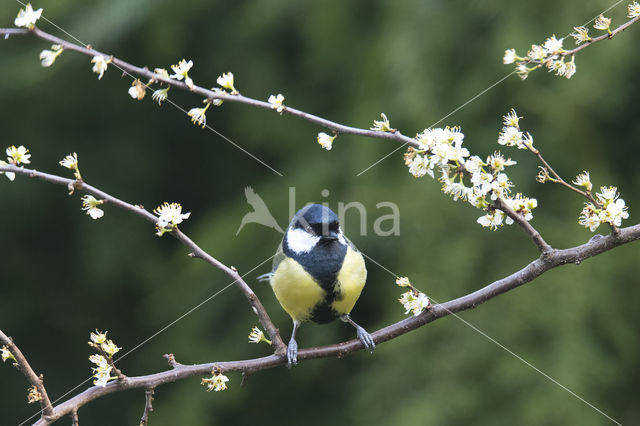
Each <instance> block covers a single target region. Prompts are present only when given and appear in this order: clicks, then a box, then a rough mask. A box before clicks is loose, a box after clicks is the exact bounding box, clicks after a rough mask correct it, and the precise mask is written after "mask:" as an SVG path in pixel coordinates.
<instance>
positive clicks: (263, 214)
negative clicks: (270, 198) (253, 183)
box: [236, 186, 284, 235]
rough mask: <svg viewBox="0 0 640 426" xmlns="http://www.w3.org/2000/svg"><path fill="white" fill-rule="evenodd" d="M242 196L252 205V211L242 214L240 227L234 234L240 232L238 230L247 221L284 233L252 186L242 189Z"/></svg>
mask: <svg viewBox="0 0 640 426" xmlns="http://www.w3.org/2000/svg"><path fill="white" fill-rule="evenodd" d="M244 196H245V197H246V199H247V203H249V205H250V206H251V207H253V211H252V212H249V213H247V214H245V215H244V217H243V218H242V221H241V222H240V227H239V228H238V230H237V231H236V235H238V234H239V233H240V230H242V228H243V227H244V225H246V224H247V223H259V224H260V225H264V226H268V227H269V228H273V229H275V230H276V231H278V232H280V233H281V234H283V233H284V231H283V230H282V228H280V225H278V223H277V222H276V220H275V219H274V218H273V215H272V214H271V212H270V211H269V208H268V207H267V205H266V204H265V202H264V200H263V199H262V198H261V197H260V196H259V195H258V194H256V193H255V191H254V190H253V188H251V187H250V186H247V187H246V188H245V189H244Z"/></svg>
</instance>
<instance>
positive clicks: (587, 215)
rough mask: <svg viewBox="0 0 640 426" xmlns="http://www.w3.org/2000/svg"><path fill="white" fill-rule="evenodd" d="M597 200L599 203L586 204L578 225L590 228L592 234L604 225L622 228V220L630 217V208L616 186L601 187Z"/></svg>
mask: <svg viewBox="0 0 640 426" xmlns="http://www.w3.org/2000/svg"><path fill="white" fill-rule="evenodd" d="M587 176H588V175H587ZM579 177H580V176H578V178H579ZM574 183H575V182H574ZM589 185H591V182H589ZM596 200H597V203H593V202H588V203H585V206H584V208H583V209H582V212H581V213H580V217H579V219H578V223H579V224H580V225H582V226H584V227H585V228H589V230H590V231H591V232H594V231H595V230H596V229H598V227H599V226H600V225H601V224H604V223H606V224H609V225H614V226H620V225H621V224H622V219H627V218H628V217H629V212H628V211H627V210H628V208H627V206H626V205H625V202H624V200H623V199H622V198H619V195H618V188H616V187H615V186H602V187H600V192H598V193H596Z"/></svg>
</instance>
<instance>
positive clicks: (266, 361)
mask: <svg viewBox="0 0 640 426" xmlns="http://www.w3.org/2000/svg"><path fill="white" fill-rule="evenodd" d="M636 240H640V224H637V225H634V226H629V227H627V228H622V229H620V232H619V234H618V235H608V236H601V235H596V236H594V237H593V238H591V240H589V242H587V243H585V244H582V245H580V246H577V247H572V248H569V249H564V250H558V249H553V250H551V251H550V252H548V253H546V254H543V255H541V256H540V257H539V258H537V259H536V260H534V261H533V262H531V263H529V264H528V265H527V266H525V267H524V268H522V269H520V270H519V271H517V272H514V273H513V274H511V275H509V276H507V277H505V278H502V279H500V280H497V281H494V282H493V283H491V284H489V285H487V286H485V287H483V288H481V289H480V290H477V291H475V292H473V293H470V294H467V295H465V296H462V297H459V298H457V299H453V300H450V301H448V302H445V303H441V304H437V305H432V306H431V307H430V308H429V309H428V310H426V311H424V312H423V313H422V314H420V315H418V316H412V317H409V318H406V319H404V320H402V321H399V322H397V323H395V324H391V325H389V326H387V327H384V328H382V329H380V330H377V331H375V332H374V333H372V334H371V335H372V337H373V340H374V341H375V343H376V344H380V343H383V342H386V341H389V340H392V339H394V338H396V337H398V336H401V335H403V334H406V333H408V332H410V331H412V330H415V329H417V328H419V327H422V326H424V325H426V324H428V323H430V322H433V321H435V320H437V319H439V318H443V317H446V316H448V315H451V314H454V313H456V312H461V311H464V310H467V309H471V308H475V307H476V306H478V305H479V304H481V303H484V302H486V301H487V300H490V299H492V298H494V297H496V296H498V295H500V294H502V293H506V292H507V291H510V290H513V289H514V288H517V287H519V286H521V285H523V284H526V283H528V282H530V281H533V280H534V279H535V278H537V277H539V276H540V275H542V274H544V273H545V272H547V271H548V270H550V269H553V268H555V267H558V266H561V265H566V264H576V265H577V264H580V263H581V262H582V261H584V260H585V259H588V258H590V257H594V256H597V255H599V254H601V253H604V252H606V251H608V250H611V249H613V248H615V247H618V246H620V245H623V244H627V243H630V242H632V241H636ZM361 349H363V346H362V343H361V342H360V341H359V340H357V339H354V340H349V341H347V342H342V343H337V344H333V345H327V346H320V347H313V348H307V349H301V350H300V351H299V352H298V362H301V361H305V360H310V359H317V358H329V357H338V358H341V357H344V356H346V355H349V354H351V353H354V352H357V351H359V350H361ZM165 358H167V359H169V360H173V361H174V362H173V363H172V364H171V366H172V368H171V369H170V370H167V371H163V372H160V373H155V374H150V375H146V376H137V377H128V379H127V383H126V386H125V385H124V384H123V383H120V382H118V381H113V382H111V383H109V384H107V385H106V386H105V387H95V386H94V387H91V388H89V389H87V390H85V391H83V392H81V393H80V394H78V395H76V396H74V397H73V398H71V399H69V400H67V401H65V402H63V403H61V404H59V405H57V406H56V407H55V408H54V412H53V415H52V416H50V417H48V418H42V419H40V420H39V421H37V422H36V423H35V425H38V426H45V425H49V424H51V423H53V422H54V421H56V420H58V419H59V418H61V417H63V416H65V415H68V414H70V413H72V412H74V411H75V410H77V409H78V408H80V407H81V406H83V405H85V404H87V403H89V402H91V401H93V400H95V399H97V398H100V397H102V396H104V395H108V394H111V393H114V392H119V391H123V390H127V389H136V388H150V387H157V386H160V385H162V384H165V383H171V382H174V381H177V380H181V379H184V378H187V377H192V376H201V375H208V374H210V373H211V371H212V369H213V368H220V369H222V370H223V371H225V372H241V373H244V374H250V373H254V372H256V371H260V370H265V369H269V368H274V367H277V366H281V365H284V364H286V360H285V359H284V358H282V357H279V356H277V355H269V356H266V357H262V358H255V359H249V360H241V361H226V362H218V361H216V362H210V363H206V364H194V365H183V364H179V363H177V362H175V360H174V358H173V357H172V356H169V355H165Z"/></svg>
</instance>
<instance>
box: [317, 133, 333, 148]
mask: <svg viewBox="0 0 640 426" xmlns="http://www.w3.org/2000/svg"><path fill="white" fill-rule="evenodd" d="M335 139H336V135H333V136H331V135H328V134H326V133H324V132H320V133H318V143H319V144H320V146H321V147H323V148H324V149H326V150H327V151H331V148H332V146H333V141H334V140H335Z"/></svg>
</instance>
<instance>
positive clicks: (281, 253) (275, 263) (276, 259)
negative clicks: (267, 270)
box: [271, 243, 286, 273]
mask: <svg viewBox="0 0 640 426" xmlns="http://www.w3.org/2000/svg"><path fill="white" fill-rule="evenodd" d="M285 257H286V255H285V254H284V251H283V250H282V243H280V245H279V246H278V250H277V251H276V254H275V256H273V263H272V265H273V267H272V268H271V273H274V272H276V269H278V265H280V262H282V261H283V260H284V258H285Z"/></svg>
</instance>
